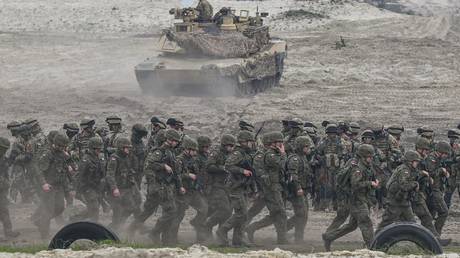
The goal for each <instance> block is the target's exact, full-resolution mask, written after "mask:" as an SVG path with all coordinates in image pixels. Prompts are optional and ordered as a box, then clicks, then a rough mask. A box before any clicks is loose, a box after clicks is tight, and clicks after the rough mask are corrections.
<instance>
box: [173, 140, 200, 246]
mask: <svg viewBox="0 0 460 258" xmlns="http://www.w3.org/2000/svg"><path fill="white" fill-rule="evenodd" d="M183 147H184V151H183V152H182V154H180V155H179V156H178V157H177V165H176V168H177V171H176V173H177V174H178V175H179V176H180V177H181V180H182V183H183V186H184V188H185V190H186V193H185V194H184V195H179V196H177V198H176V202H177V214H176V218H175V219H174V221H173V223H172V225H171V230H172V235H171V236H172V239H173V241H172V243H174V244H176V243H177V234H178V231H179V226H180V223H181V222H182V220H183V219H184V217H185V211H186V210H187V208H188V207H189V206H192V208H193V209H195V211H196V216H195V217H194V218H193V219H192V220H191V221H190V224H191V225H192V226H193V227H194V228H195V232H196V240H197V242H203V241H204V240H205V236H204V233H205V224H204V223H205V222H206V217H207V214H208V204H207V202H206V199H205V198H204V195H203V189H204V188H203V175H202V174H200V170H199V168H198V164H197V162H196V160H195V157H196V155H197V151H198V143H197V142H196V141H195V140H194V139H192V138H190V137H188V136H185V137H184V139H183Z"/></svg>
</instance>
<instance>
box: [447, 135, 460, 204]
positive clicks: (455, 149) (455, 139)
mask: <svg viewBox="0 0 460 258" xmlns="http://www.w3.org/2000/svg"><path fill="white" fill-rule="evenodd" d="M447 137H448V138H449V141H450V142H449V143H450V147H451V148H452V155H451V157H450V162H451V163H452V169H451V175H450V177H449V180H448V187H447V189H446V194H445V195H444V200H445V201H446V204H447V208H449V209H450V205H451V202H452V196H453V195H454V193H455V191H456V190H457V191H459V193H460V187H459V186H460V184H459V183H460V174H459V173H460V170H459V169H460V166H459V165H460V159H459V156H460V130H458V129H453V130H449V131H448V132H447ZM459 196H460V194H459Z"/></svg>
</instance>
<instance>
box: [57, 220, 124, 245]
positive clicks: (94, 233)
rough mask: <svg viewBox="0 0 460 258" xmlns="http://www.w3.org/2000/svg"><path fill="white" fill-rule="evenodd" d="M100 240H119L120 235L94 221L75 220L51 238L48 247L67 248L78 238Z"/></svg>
mask: <svg viewBox="0 0 460 258" xmlns="http://www.w3.org/2000/svg"><path fill="white" fill-rule="evenodd" d="M83 239H85V240H91V241H93V242H99V241H104V240H112V241H115V242H119V241H120V239H119V238H118V236H117V235H116V234H115V233H113V232H112V231H110V230H109V229H108V228H106V227H104V226H102V225H100V224H97V223H93V222H86V221H82V222H75V223H72V224H69V225H67V226H65V227H63V228H62V229H61V230H59V232H57V233H56V235H55V236H54V237H53V239H52V240H51V242H50V244H49V246H48V249H49V250H52V249H67V248H69V247H70V245H72V243H73V242H75V241H77V240H83Z"/></svg>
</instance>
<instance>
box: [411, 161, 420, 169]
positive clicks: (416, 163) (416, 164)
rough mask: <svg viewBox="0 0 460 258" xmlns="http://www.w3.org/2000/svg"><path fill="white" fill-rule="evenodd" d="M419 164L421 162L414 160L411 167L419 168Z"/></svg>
mask: <svg viewBox="0 0 460 258" xmlns="http://www.w3.org/2000/svg"><path fill="white" fill-rule="evenodd" d="M419 163H420V162H419V161H418V160H414V161H412V164H411V165H412V167H413V168H417V167H418V164H419Z"/></svg>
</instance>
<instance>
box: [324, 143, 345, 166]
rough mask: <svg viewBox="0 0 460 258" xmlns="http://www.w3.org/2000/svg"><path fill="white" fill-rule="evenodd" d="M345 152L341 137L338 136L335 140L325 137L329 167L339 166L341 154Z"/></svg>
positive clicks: (326, 158) (325, 152)
mask: <svg viewBox="0 0 460 258" xmlns="http://www.w3.org/2000/svg"><path fill="white" fill-rule="evenodd" d="M342 152H343V146H342V144H341V139H340V137H336V139H335V140H334V141H331V139H329V138H326V139H325V149H324V157H325V162H326V167H327V168H339V167H340V162H341V158H342V157H341V156H342Z"/></svg>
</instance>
